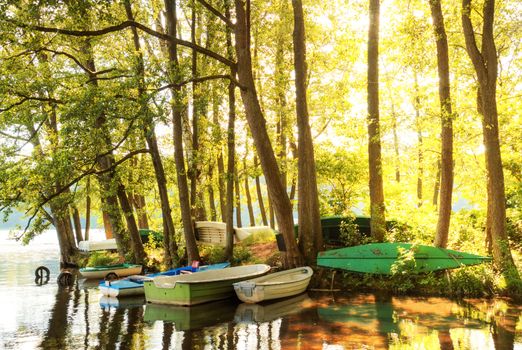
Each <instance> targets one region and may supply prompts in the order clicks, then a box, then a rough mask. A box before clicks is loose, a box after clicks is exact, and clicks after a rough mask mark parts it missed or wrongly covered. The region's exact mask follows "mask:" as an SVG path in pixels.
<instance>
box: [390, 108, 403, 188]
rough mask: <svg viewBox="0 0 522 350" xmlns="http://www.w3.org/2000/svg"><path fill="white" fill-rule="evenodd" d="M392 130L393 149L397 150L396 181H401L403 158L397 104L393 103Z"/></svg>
mask: <svg viewBox="0 0 522 350" xmlns="http://www.w3.org/2000/svg"><path fill="white" fill-rule="evenodd" d="M391 117H392V130H393V150H394V151H395V181H396V182H397V183H399V182H401V168H400V164H401V160H400V154H399V137H398V135H397V113H396V112H395V105H394V104H393V102H392V105H391Z"/></svg>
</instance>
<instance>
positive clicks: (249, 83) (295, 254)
mask: <svg viewBox="0 0 522 350" xmlns="http://www.w3.org/2000/svg"><path fill="white" fill-rule="evenodd" d="M235 4H236V6H235V8H236V19H237V20H236V24H235V33H236V45H235V46H236V56H237V73H238V82H239V85H240V91H241V97H242V99H243V104H244V106H245V114H246V119H247V121H248V124H249V126H250V131H251V133H252V138H253V139H254V144H255V147H256V150H257V154H258V156H259V160H260V163H261V167H262V168H263V172H264V175H265V179H266V182H267V187H268V193H269V196H270V198H271V200H272V204H273V205H274V210H275V215H276V218H277V222H278V224H279V229H280V230H281V233H282V235H283V238H284V241H285V245H286V265H287V266H288V267H294V266H300V265H301V264H302V255H301V254H300V252H299V249H298V248H297V242H296V241H295V238H294V220H293V215H292V205H291V203H290V199H289V197H288V194H287V192H286V188H285V187H284V186H283V182H282V181H281V174H280V171H279V167H278V164H277V161H276V158H275V154H274V150H273V148H272V145H271V143H270V139H269V137H268V134H267V129H266V121H265V117H264V115H263V112H262V111H261V106H260V104H259V100H258V97H257V92H256V88H255V84H254V80H253V77H252V57H251V54H250V28H249V26H248V22H249V21H248V18H247V11H246V10H245V4H244V3H243V2H242V1H241V0H235Z"/></svg>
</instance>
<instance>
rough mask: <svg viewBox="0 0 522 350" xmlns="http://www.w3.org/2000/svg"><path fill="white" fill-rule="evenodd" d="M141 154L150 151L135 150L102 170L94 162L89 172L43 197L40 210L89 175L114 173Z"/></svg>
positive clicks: (144, 149) (39, 206) (39, 205)
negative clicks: (97, 168)
mask: <svg viewBox="0 0 522 350" xmlns="http://www.w3.org/2000/svg"><path fill="white" fill-rule="evenodd" d="M140 153H149V150H148V149H146V148H143V149H137V150H134V151H132V152H129V153H128V154H126V155H125V156H124V157H123V158H121V159H119V160H118V161H117V162H114V163H113V164H111V166H110V167H108V168H105V169H101V170H94V168H95V167H96V165H97V162H94V163H93V164H92V165H91V167H90V168H89V170H87V171H85V172H83V173H82V174H81V175H78V176H77V177H75V178H74V179H72V180H71V181H69V182H68V183H67V184H65V185H63V186H62V188H60V190H58V191H56V192H54V193H53V194H51V195H49V196H47V197H44V196H42V197H43V201H42V202H41V203H39V204H38V208H42V207H43V206H44V205H46V204H47V203H49V201H51V200H52V199H53V198H56V197H58V196H59V195H60V194H62V193H64V192H65V191H67V190H68V189H69V188H70V187H71V186H73V185H74V184H76V183H78V182H79V181H80V180H81V179H83V178H84V177H86V176H89V175H101V174H104V173H107V172H109V171H113V170H114V169H116V167H117V166H118V165H120V164H122V163H123V162H125V161H127V160H129V159H130V158H132V157H134V156H135V155H137V154H140Z"/></svg>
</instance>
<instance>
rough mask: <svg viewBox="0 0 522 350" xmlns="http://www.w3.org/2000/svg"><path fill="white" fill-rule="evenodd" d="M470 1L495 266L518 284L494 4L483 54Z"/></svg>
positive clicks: (466, 24)
mask: <svg viewBox="0 0 522 350" xmlns="http://www.w3.org/2000/svg"><path fill="white" fill-rule="evenodd" d="M470 13H471V0H462V27H463V30H464V38H465V40H466V50H467V52H468V55H469V57H470V58H471V61H472V63H473V66H474V67H475V71H476V73H477V78H478V82H479V105H480V108H479V111H480V110H481V111H482V114H483V116H482V117H483V122H482V125H483V133H484V146H485V149H486V150H485V157H486V172H487V188H488V212H487V220H488V221H489V223H490V228H491V238H492V250H493V260H494V263H495V266H496V267H497V268H498V269H499V270H500V271H502V272H504V273H505V274H506V275H507V276H509V277H510V278H507V281H508V283H510V282H511V281H512V280H517V281H518V280H519V279H520V277H519V274H518V271H517V269H516V266H515V264H514V262H513V257H512V255H511V250H510V248H509V240H508V237H507V233H506V206H505V203H506V195H505V188H504V172H503V169H502V159H501V155H500V140H499V132H498V112H497V100H496V88H497V86H496V83H497V73H498V72H497V70H498V61H497V50H496V47H495V41H494V36H493V22H494V15H495V1H494V0H488V1H485V3H484V7H483V17H482V18H483V21H484V23H483V27H482V45H481V49H482V52H481V51H479V49H478V47H477V44H476V41H475V33H474V31H473V25H472V23H471V18H470Z"/></svg>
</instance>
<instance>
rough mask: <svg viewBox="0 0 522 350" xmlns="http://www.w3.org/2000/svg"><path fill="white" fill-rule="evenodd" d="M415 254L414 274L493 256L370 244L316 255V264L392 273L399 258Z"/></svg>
mask: <svg viewBox="0 0 522 350" xmlns="http://www.w3.org/2000/svg"><path fill="white" fill-rule="evenodd" d="M409 251H412V252H413V256H414V258H415V264H414V265H413V266H411V269H410V271H411V272H413V273H421V272H430V271H437V270H446V269H455V268H458V267H462V266H466V265H477V264H481V263H483V262H487V261H491V257H486V256H480V255H475V254H470V253H463V252H458V251H456V250H450V249H444V248H438V247H432V246H426V245H418V244H411V243H370V244H365V245H359V246H354V247H347V248H341V249H333V250H328V251H325V252H320V253H319V254H318V255H317V265H318V266H322V267H329V268H335V269H343V270H347V271H354V272H364V273H374V274H380V275H390V274H392V272H391V268H392V266H393V264H395V263H396V262H397V261H398V260H399V259H400V256H401V255H403V254H405V253H408V252H409Z"/></svg>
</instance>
